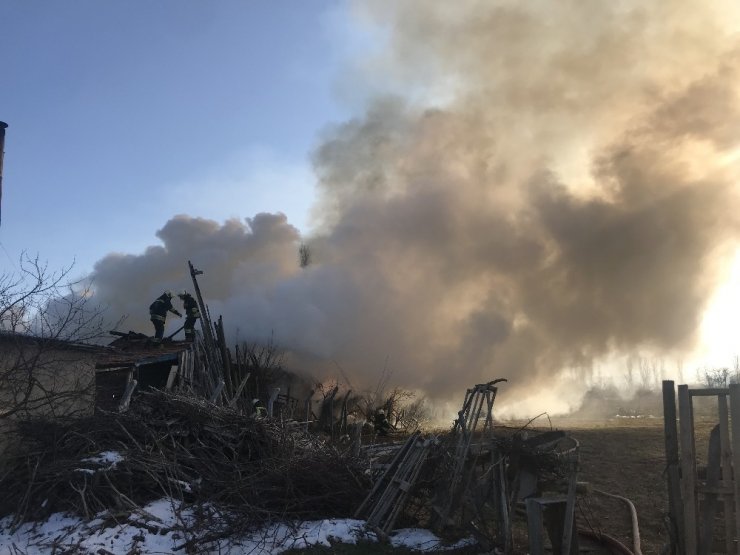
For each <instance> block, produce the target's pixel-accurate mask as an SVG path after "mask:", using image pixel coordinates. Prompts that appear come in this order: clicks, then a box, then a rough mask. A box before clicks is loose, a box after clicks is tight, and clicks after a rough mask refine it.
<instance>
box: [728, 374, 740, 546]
mask: <svg viewBox="0 0 740 555" xmlns="http://www.w3.org/2000/svg"><path fill="white" fill-rule="evenodd" d="M730 418H731V419H732V465H733V467H734V468H735V472H736V473H737V472H740V471H739V470H738V469H740V384H736V383H734V384H731V385H730ZM733 486H734V490H735V530H734V533H733V534H732V538H733V541H735V547H734V550H733V552H734V553H740V542H738V541H736V540H737V537H738V533H739V532H740V479H738V476H737V474H735V476H733Z"/></svg>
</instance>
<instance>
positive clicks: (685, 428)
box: [678, 385, 740, 555]
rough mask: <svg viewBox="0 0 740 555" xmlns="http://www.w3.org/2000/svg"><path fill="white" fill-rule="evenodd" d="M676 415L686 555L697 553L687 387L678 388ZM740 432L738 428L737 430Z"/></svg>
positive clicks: (694, 464)
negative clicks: (678, 434) (679, 444)
mask: <svg viewBox="0 0 740 555" xmlns="http://www.w3.org/2000/svg"><path fill="white" fill-rule="evenodd" d="M678 414H679V416H680V429H681V493H682V497H683V501H684V548H685V550H686V555H690V554H694V553H696V552H697V547H698V537H697V520H696V516H697V507H696V455H695V447H694V418H693V414H692V410H691V396H690V395H689V386H687V385H679V386H678ZM739 430H740V428H739Z"/></svg>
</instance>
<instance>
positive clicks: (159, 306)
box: [149, 291, 182, 342]
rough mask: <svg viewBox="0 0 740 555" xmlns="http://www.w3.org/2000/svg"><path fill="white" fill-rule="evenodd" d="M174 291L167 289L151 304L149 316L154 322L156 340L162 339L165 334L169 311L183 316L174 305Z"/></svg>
mask: <svg viewBox="0 0 740 555" xmlns="http://www.w3.org/2000/svg"><path fill="white" fill-rule="evenodd" d="M173 296H174V295H173V294H172V291H165V292H164V293H162V294H161V295H160V296H159V297H157V299H156V300H155V301H154V302H153V303H152V304H150V305H149V317H150V319H151V321H152V324H154V340H155V341H157V342H159V341H162V336H163V335H164V323H165V321H166V320H167V313H168V312H172V314H175V315H177V316H182V314H180V313H179V312H178V311H177V310H175V309H174V308H173V306H172V297H173Z"/></svg>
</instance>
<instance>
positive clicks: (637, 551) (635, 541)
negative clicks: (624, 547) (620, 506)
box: [593, 488, 642, 555]
mask: <svg viewBox="0 0 740 555" xmlns="http://www.w3.org/2000/svg"><path fill="white" fill-rule="evenodd" d="M593 492H594V493H598V494H600V495H605V496H607V497H611V498H613V499H619V500H620V501H623V502H624V503H626V504H627V506H628V507H629V510H630V516H631V518H632V546H633V547H632V553H633V555H642V549H641V548H640V527H639V525H638V522H637V509H635V505H634V504H633V503H632V501H630V500H629V499H627V498H626V497H622V496H621V495H615V494H613V493H609V492H607V491H603V490H600V489H596V488H594V489H593Z"/></svg>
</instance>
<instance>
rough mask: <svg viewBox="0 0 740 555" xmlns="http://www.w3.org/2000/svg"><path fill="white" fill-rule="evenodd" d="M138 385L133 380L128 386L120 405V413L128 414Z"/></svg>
mask: <svg viewBox="0 0 740 555" xmlns="http://www.w3.org/2000/svg"><path fill="white" fill-rule="evenodd" d="M138 383H139V382H137V381H136V380H131V381H130V382H129V383H128V385H127V386H126V391H124V393H123V397H122V398H121V403H120V404H119V405H118V410H119V412H126V411H127V410H128V406H129V404H131V396H132V395H133V394H134V389H136V386H137V384H138Z"/></svg>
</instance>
